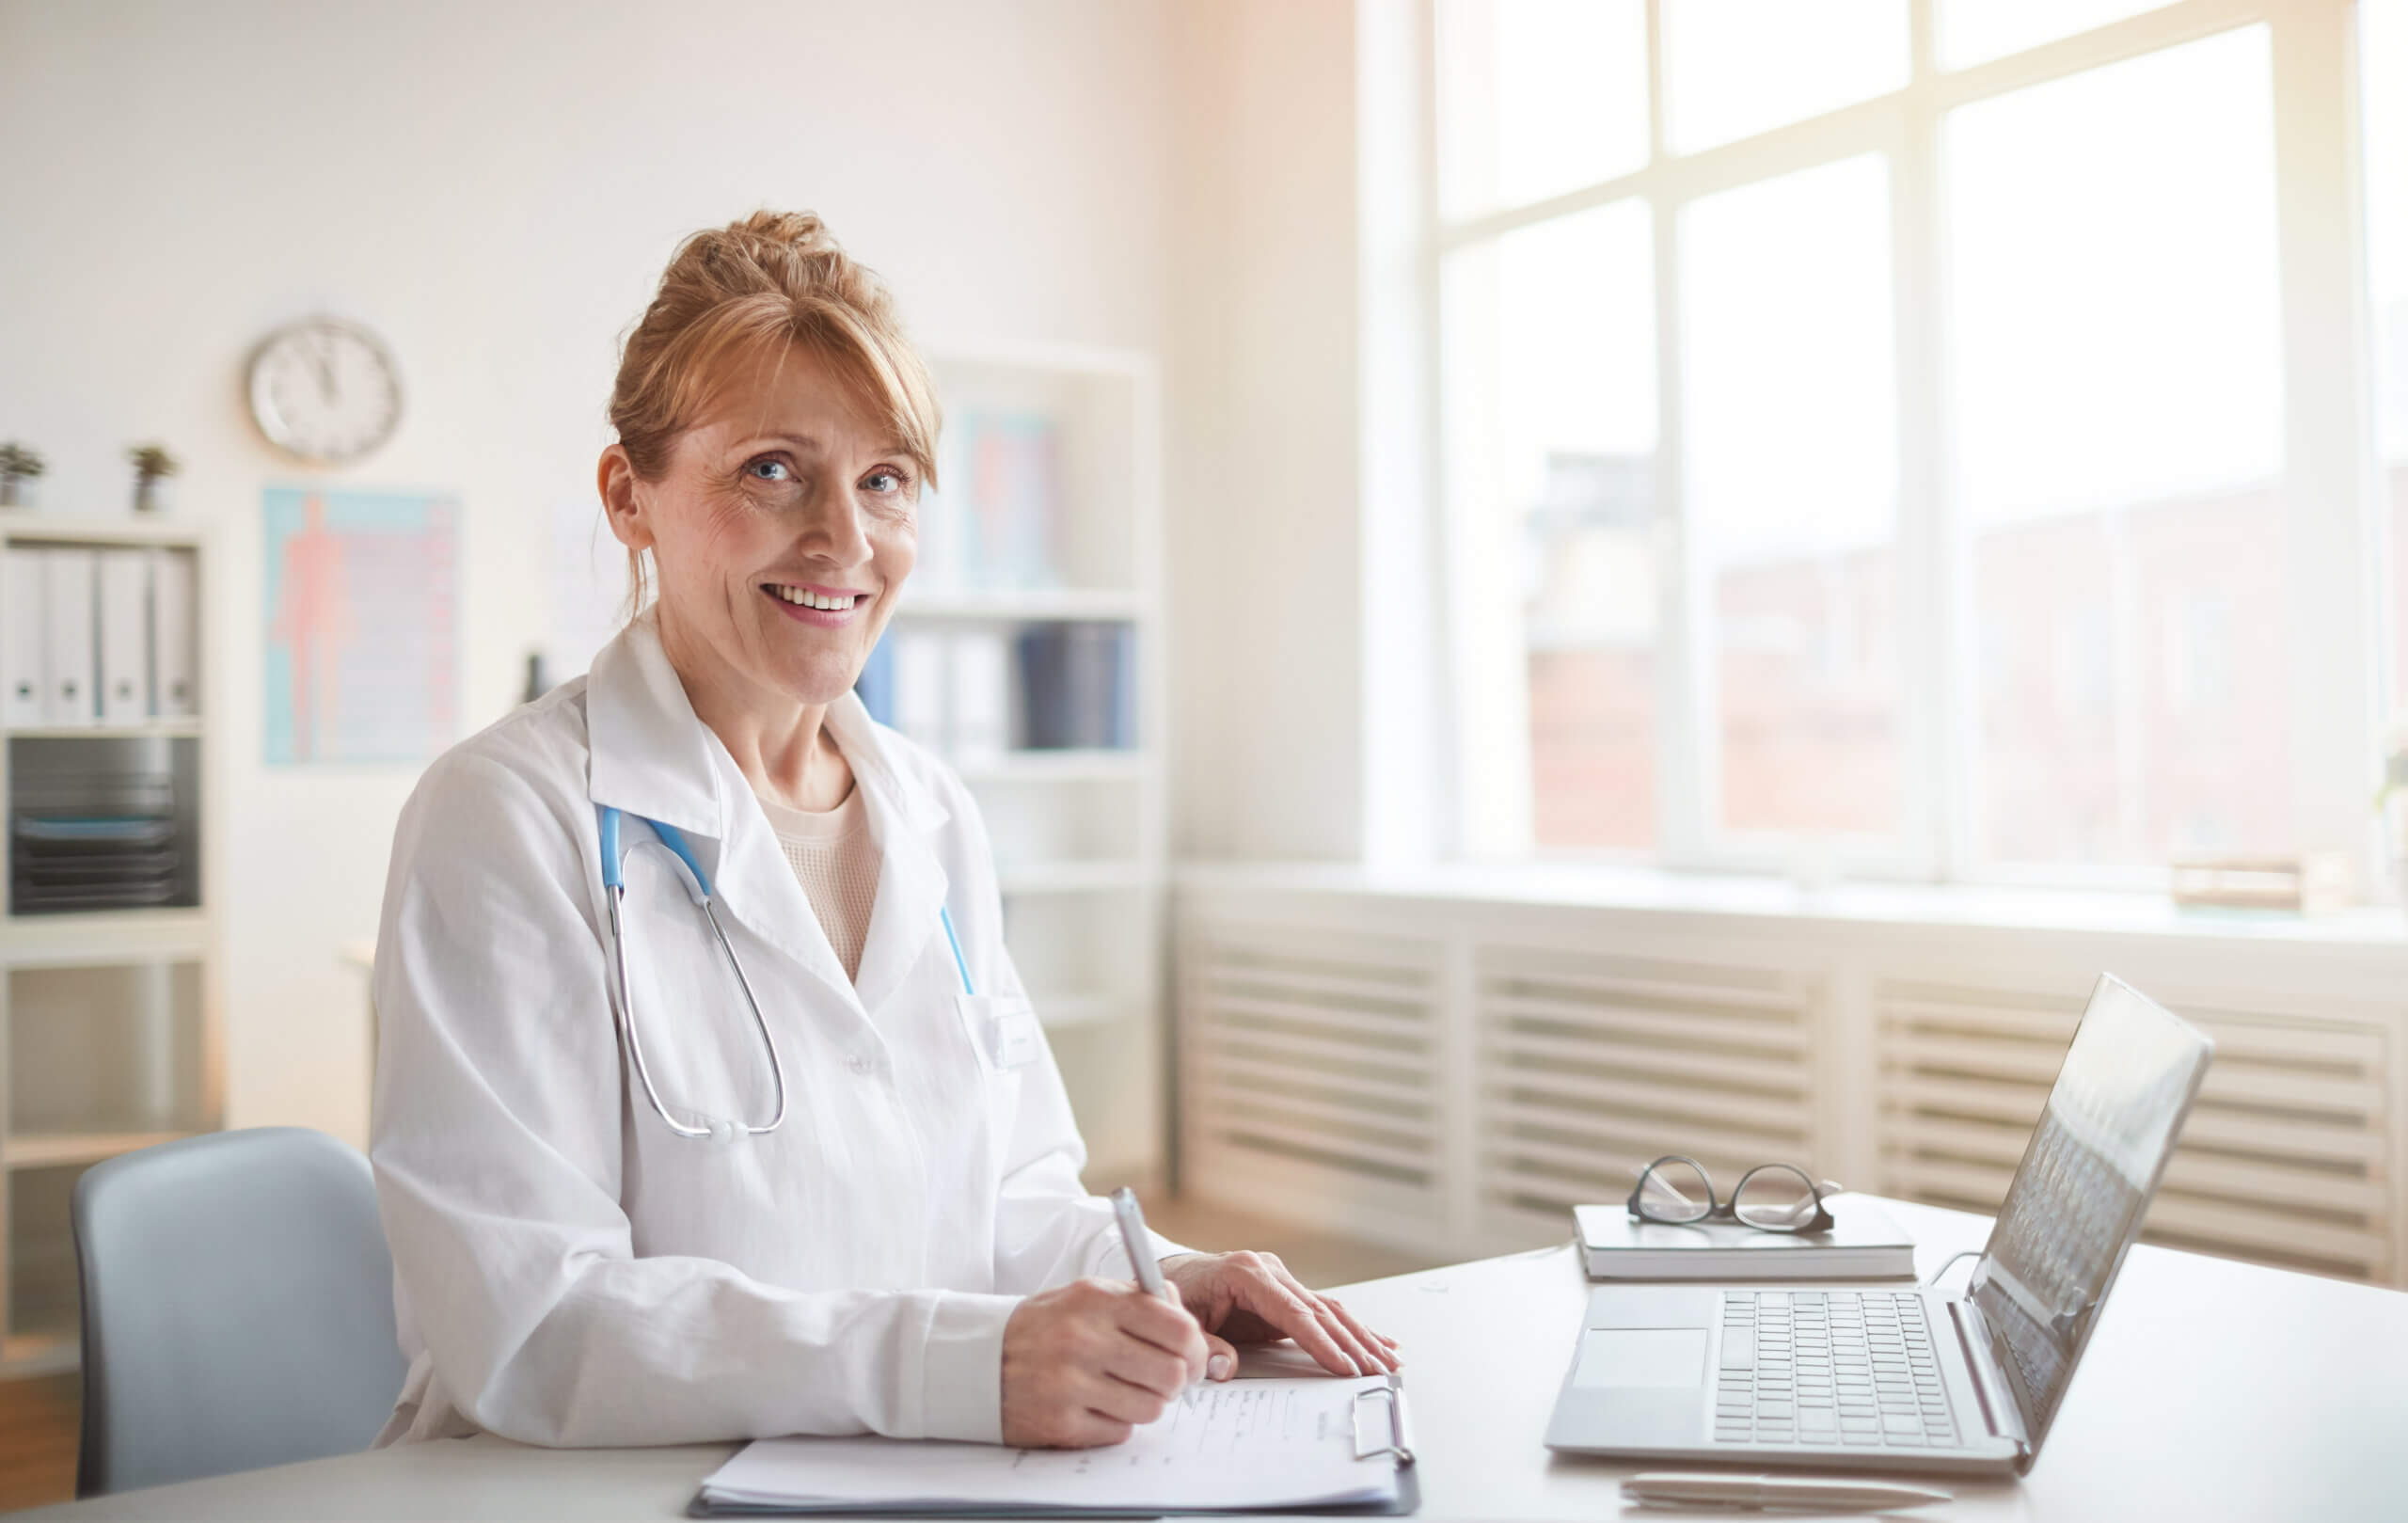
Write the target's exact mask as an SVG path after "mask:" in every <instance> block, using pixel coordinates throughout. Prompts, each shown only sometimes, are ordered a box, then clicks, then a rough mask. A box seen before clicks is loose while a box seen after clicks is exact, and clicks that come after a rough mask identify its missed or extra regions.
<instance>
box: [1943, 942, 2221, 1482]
mask: <svg viewBox="0 0 2408 1523" xmlns="http://www.w3.org/2000/svg"><path fill="white" fill-rule="evenodd" d="M2213 1050H2214V1044H2213V1043H2211V1042H2210V1041H2209V1039H2207V1037H2206V1036H2204V1035H2203V1034H2201V1033H2200V1032H2199V1031H2198V1029H2197V1028H2195V1027H2194V1026H2193V1025H2191V1024H2190V1023H2188V1022H2186V1021H2183V1020H2182V1019H2180V1018H2179V1017H2178V1016H2176V1015H2174V1014H2172V1013H2171V1012H2170V1011H2168V1010H2166V1009H2165V1008H2164V1007H2162V1006H2160V1005H2158V1004H2156V1003H2155V1002H2154V1001H2152V1000H2150V999H2148V998H2147V996H2146V995H2143V994H2141V993H2140V992H2137V991H2135V990H2134V989H2132V987H2131V985H2129V984H2126V983H2124V982H2122V981H2121V980H2119V979H2116V978H2114V977H2102V978H2100V979H2099V987H2098V988H2097V989H2095V990H2093V991H2092V992H2091V995H2090V1006H2089V1007H2088V1008H2087V1009H2085V1010H2084V1011H2083V1016H2082V1024H2081V1025H2080V1026H2079V1027H2077V1028H2076V1029H2075V1031H2074V1034H2073V1045H2072V1046H2071V1047H2069V1048H2068V1049H2067V1051H2066V1059H2065V1064H2064V1066H2063V1067H2062V1068H2060V1069H2059V1070H2058V1071H2057V1083H2056V1087H2055V1088H2053V1089H2052V1090H2051V1091H2050V1092H2049V1104H2048V1109H2047V1110H2045V1111H2044V1112H2042V1114H2041V1117H2040V1124H2039V1125H2038V1126H2037V1127H2036V1128H2035V1129H2034V1131H2033V1133H2032V1141H2031V1144H2030V1145H2029V1146H2028V1147H2026V1148H2025V1149H2024V1150H2023V1161H2022V1163H2021V1164H2020V1165H2019V1166H2017V1167H2016V1170H2015V1182H2014V1183H2012V1184H2010V1185H2009V1186H2007V1191H2006V1202H2005V1204H2004V1205H2002V1206H2001V1207H2000V1208H1999V1214H1998V1224H1997V1225H1996V1226H1995V1227H1994V1228H1992V1229H1991V1230H1990V1240H1989V1245H1988V1247H1987V1248H1985V1249H1984V1250H1983V1253H1982V1261H1981V1262H1980V1264H1979V1265H1978V1266H1976V1267H1975V1269H1974V1271H1973V1282H1972V1298H1973V1302H1974V1304H1975V1305H1976V1306H1978V1307H1980V1308H1981V1310H1982V1315H1983V1317H1984V1318H1985V1319H1986V1320H1988V1324H1989V1327H1990V1334H1991V1339H1992V1346H1991V1350H1990V1352H1991V1354H1992V1355H1993V1356H1995V1357H1996V1358H1997V1360H1998V1363H1999V1367H2000V1369H2001V1370H2002V1371H2004V1373H2005V1375H2006V1380H2007V1384H2008V1385H2009V1386H2011V1387H2012V1388H2014V1392H2015V1400H2016V1404H2017V1405H2018V1406H2019V1407H2020V1408H2021V1411H2022V1417H2023V1428H2024V1432H2025V1434H2026V1435H2027V1436H2029V1438H2030V1440H2031V1444H2032V1448H2033V1451H2034V1452H2038V1450H2039V1448H2040V1441H2041V1439H2042V1438H2044V1437H2046V1436H2048V1431H2049V1424H2050V1422H2051V1421H2052V1420H2053V1419H2054V1418H2055V1417H2056V1415H2057V1404H2058V1403H2060V1402H2061V1401H2063V1400H2064V1399H2065V1392H2066V1385H2067V1382H2068V1381H2070V1380H2071V1379H2072V1378H2073V1370H2074V1365H2075V1363H2076V1362H2077V1361H2079V1360H2080V1359H2081V1357H2082V1350H2083V1344H2084V1343H2086V1342H2088V1341H2089V1340H2090V1329H2091V1326H2092V1325H2093V1324H2094V1323H2095V1322H2096V1321H2097V1320H2098V1314H2099V1307H2100V1306H2101V1304H2103V1303H2104V1302H2105V1301H2106V1299H2107V1288H2108V1287H2109V1286H2110V1285H2111V1284H2113V1283H2114V1282H2115V1271H2116V1270H2117V1269H2118V1268H2119V1267H2121V1266H2122V1264H2123V1261H2124V1253H2125V1250H2126V1249H2128V1248H2130V1247H2131V1245H2132V1240H2133V1239H2134V1238H2136V1237H2138V1236H2139V1235H2140V1230H2141V1218H2142V1217H2143V1216H2145V1215H2147V1213H2148V1203H2149V1199H2150V1198H2151V1197H2152V1196H2154V1195H2155V1194H2156V1193H2157V1182H2158V1178H2159V1176H2160V1175H2161V1174H2162V1173H2163V1172H2164V1170H2165V1159H2166V1155H2167V1154H2168V1153H2171V1152H2172V1151H2173V1150H2174V1139H2175V1137H2176V1135H2177V1134H2179V1133H2180V1131H2181V1130H2182V1118H2183V1117H2184V1116H2185V1115H2187V1114H2188V1113H2189V1112H2190V1109H2191V1101H2192V1098H2193V1097H2194V1095H2196V1094H2197V1093H2198V1090H2199V1079H2200V1076H2201V1075H2202V1074H2204V1073H2206V1072H2207V1068H2208V1056H2209V1055H2210V1053H2211V1052H2212V1051H2213Z"/></svg>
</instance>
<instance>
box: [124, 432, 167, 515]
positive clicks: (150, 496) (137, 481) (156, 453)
mask: <svg viewBox="0 0 2408 1523" xmlns="http://www.w3.org/2000/svg"><path fill="white" fill-rule="evenodd" d="M125 457H126V458H127V459H128V460H131V461H133V462H134V511H135V512H136V513H156V512H158V511H159V509H160V507H161V506H162V505H163V504H162V503H161V501H160V499H161V497H162V495H163V494H162V493H161V492H160V490H159V484H160V483H161V482H163V481H165V480H166V478H168V477H170V476H172V475H174V474H175V473H176V471H177V470H178V469H179V467H178V465H177V463H176V457H175V456H174V455H171V454H169V453H168V452H167V447H166V445H164V444H137V445H135V446H134V448H132V449H130V450H128V451H126V452H125Z"/></svg>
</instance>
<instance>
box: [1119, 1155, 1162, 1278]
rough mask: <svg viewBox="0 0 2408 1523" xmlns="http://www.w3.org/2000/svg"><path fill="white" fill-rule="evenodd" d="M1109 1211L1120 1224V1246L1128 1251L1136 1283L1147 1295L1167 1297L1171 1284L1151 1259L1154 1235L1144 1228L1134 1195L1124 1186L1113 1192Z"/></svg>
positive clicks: (1152, 1257)
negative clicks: (1134, 1270) (1165, 1280)
mask: <svg viewBox="0 0 2408 1523" xmlns="http://www.w3.org/2000/svg"><path fill="white" fill-rule="evenodd" d="M1112 1214H1113V1217H1114V1218H1115V1219H1116V1220H1117V1221H1118V1222H1119V1223H1120V1245H1121V1246H1122V1247H1124V1248H1127V1249H1128V1250H1129V1262H1130V1263H1131V1264H1132V1265H1133V1267H1134V1268H1135V1269H1136V1271H1137V1286H1138V1288H1139V1289H1140V1290H1143V1291H1144V1292H1145V1293H1147V1294H1148V1295H1151V1296H1156V1297H1158V1298H1160V1299H1162V1300H1164V1301H1168V1300H1170V1286H1169V1285H1168V1284H1166V1283H1164V1280H1163V1266H1162V1265H1160V1264H1158V1263H1156V1262H1154V1255H1153V1237H1152V1234H1150V1233H1149V1232H1148V1231H1147V1230H1146V1214H1145V1213H1144V1212H1143V1211H1140V1210H1139V1209H1138V1208H1137V1197H1136V1195H1135V1194H1134V1193H1133V1192H1132V1191H1131V1190H1130V1188H1129V1186H1127V1185H1125V1184H1124V1185H1122V1186H1121V1187H1120V1188H1119V1189H1117V1190H1115V1191H1113V1192H1112Z"/></svg>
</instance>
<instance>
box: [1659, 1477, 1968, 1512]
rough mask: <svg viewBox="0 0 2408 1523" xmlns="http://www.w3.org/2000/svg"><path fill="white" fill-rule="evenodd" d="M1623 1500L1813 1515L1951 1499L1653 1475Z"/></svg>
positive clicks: (1863, 1484) (1872, 1484) (1828, 1483)
mask: <svg viewBox="0 0 2408 1523" xmlns="http://www.w3.org/2000/svg"><path fill="white" fill-rule="evenodd" d="M1622 1494H1623V1497H1624V1499H1625V1500H1628V1501H1637V1502H1645V1503H1648V1504H1650V1505H1670V1506H1675V1507H1748V1508H1765V1507H1795V1508H1806V1509H1811V1510H1813V1511H1814V1512H1818V1513H1879V1512H1886V1511H1887V1510H1889V1509H1890V1508H1893V1507H1927V1506H1929V1505H1930V1504H1932V1503H1933V1502H1944V1501H1950V1500H1953V1499H1954V1498H1953V1496H1952V1495H1951V1494H1950V1493H1948V1492H1945V1491H1934V1490H1933V1489H1931V1488H1930V1487H1928V1486H1906V1485H1895V1484H1892V1483H1888V1482H1882V1481H1847V1480H1826V1479H1824V1478H1822V1477H1819V1476H1804V1475H1800V1476H1786V1475H1714V1474H1703V1473H1698V1472H1692V1471H1670V1470H1655V1471H1650V1472H1648V1473H1647V1474H1644V1475H1634V1476H1632V1477H1631V1478H1630V1479H1628V1480H1626V1481H1624V1483H1622Z"/></svg>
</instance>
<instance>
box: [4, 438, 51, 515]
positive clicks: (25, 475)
mask: <svg viewBox="0 0 2408 1523" xmlns="http://www.w3.org/2000/svg"><path fill="white" fill-rule="evenodd" d="M48 468H49V467H48V466H47V465H46V464H44V462H43V460H42V457H41V456H40V455H38V454H36V453H35V452H33V451H31V450H28V449H26V448H25V447H24V445H22V444H19V443H17V442H16V441H15V440H14V439H11V440H10V441H8V443H6V444H0V508H30V507H32V506H33V505H34V494H33V488H32V487H30V486H28V485H27V483H28V482H31V481H32V480H33V479H34V478H35V477H37V476H39V475H40V474H41V473H42V472H43V471H44V470H46V469H48Z"/></svg>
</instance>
